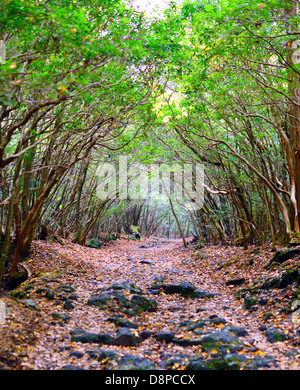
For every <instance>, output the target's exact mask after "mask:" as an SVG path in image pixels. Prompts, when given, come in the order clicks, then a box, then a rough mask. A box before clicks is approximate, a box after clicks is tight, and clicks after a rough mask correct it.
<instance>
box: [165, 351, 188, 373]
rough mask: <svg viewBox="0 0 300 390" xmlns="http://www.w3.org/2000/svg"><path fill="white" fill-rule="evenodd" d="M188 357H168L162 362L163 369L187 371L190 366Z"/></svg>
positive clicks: (182, 355) (178, 355)
mask: <svg viewBox="0 0 300 390" xmlns="http://www.w3.org/2000/svg"><path fill="white" fill-rule="evenodd" d="M188 358H189V357H188V356H186V355H184V354H177V355H167V356H166V357H165V358H164V359H163V360H162V368H163V369H164V370H180V369H182V370H183V369H186V366H187V364H188Z"/></svg>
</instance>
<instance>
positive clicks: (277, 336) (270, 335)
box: [265, 328, 289, 343]
mask: <svg viewBox="0 0 300 390" xmlns="http://www.w3.org/2000/svg"><path fill="white" fill-rule="evenodd" d="M265 335H266V337H267V340H268V341H269V342H270V343H276V342H277V341H285V340H288V339H289V337H288V336H287V335H286V334H284V333H283V332H281V331H280V330H279V329H276V328H269V329H268V330H267V331H266V332H265Z"/></svg>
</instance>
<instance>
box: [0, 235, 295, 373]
mask: <svg viewBox="0 0 300 390" xmlns="http://www.w3.org/2000/svg"><path fill="white" fill-rule="evenodd" d="M240 254H243V253H242V250H241V249H235V248H217V247H211V248H204V249H203V250H201V251H198V252H196V253H195V252H193V251H192V250H191V249H186V248H184V247H183V246H182V243H181V241H179V240H162V239H149V240H142V241H132V240H119V241H116V242H114V243H113V245H109V246H106V247H103V248H101V249H93V248H86V247H82V246H79V245H75V244H72V243H70V242H65V245H60V244H58V243H52V244H49V243H44V242H36V243H35V244H34V249H33V253H32V256H31V258H30V259H29V260H28V261H27V262H26V263H27V266H28V268H29V269H30V270H31V273H32V276H31V278H30V279H29V280H28V281H26V282H25V283H23V284H22V285H21V286H20V287H19V288H18V289H17V290H16V291H17V293H16V292H14V296H15V297H14V299H17V300H18V301H20V302H23V303H24V305H25V306H26V307H27V308H28V307H30V306H33V305H35V306H36V308H37V309H38V311H36V316H37V318H36V320H35V321H34V325H33V323H31V326H32V333H33V335H34V338H35V340H34V342H32V343H31V345H29V344H28V343H27V344H26V345H25V344H23V345H22V342H21V341H20V343H19V344H20V345H21V346H20V348H19V349H20V351H19V355H18V361H17V362H16V365H15V367H12V368H21V369H47V370H49V369H50V370H51V369H52V370H58V369H88V370H100V369H116V370H118V369H203V368H206V369H263V370H281V369H289V370H291V369H299V368H300V359H299V358H300V350H299V325H298V324H296V323H295V322H293V321H292V320H291V316H288V315H285V316H281V317H280V319H278V316H276V313H277V312H276V310H277V309H278V307H277V306H276V307H275V306H274V307H273V308H272V306H270V305H272V302H274V296H275V298H276V297H277V295H278V293H277V292H273V291H272V292H271V293H272V294H273V295H272V297H273V298H272V299H269V301H268V302H267V303H265V304H264V305H256V306H254V307H253V308H250V310H249V309H247V308H245V301H244V299H238V298H237V297H236V292H237V291H238V290H239V289H241V287H243V286H244V285H245V284H247V282H248V284H249V283H250V282H251V281H252V280H253V278H255V276H256V273H258V269H257V267H256V268H255V264H254V266H253V267H252V268H251V270H250V269H249V270H248V271H247V272H246V271H245V268H243V267H240V268H232V267H233V266H235V267H236V265H237V264H234V261H233V260H234V259H235V260H236V259H237V258H239V256H240ZM243 255H244V254H243ZM228 259H230V260H231V262H232V264H229V265H228V267H225V266H224V263H225V261H227V262H228ZM236 261H237V260H236ZM255 261H257V262H258V261H261V259H258V258H257V259H255ZM239 264H240V263H239ZM257 264H258V263H257ZM230 267H231V268H230ZM239 269H242V271H243V275H245V273H246V275H247V276H248V278H249V280H246V281H245V282H244V283H243V285H237V286H234V285H232V284H231V285H230V284H228V283H226V282H227V281H228V279H232V280H239V277H240V276H241V275H239V272H240V271H239ZM242 271H241V272H242ZM242 282H243V281H241V283H242ZM233 284H234V282H233ZM28 286H29V287H28ZM18 292H20V294H19V295H18ZM22 292H23V293H24V294H23V295H22ZM285 293H286V292H285ZM7 299H9V298H7ZM275 301H276V299H275ZM7 305H8V306H9V305H10V303H9V301H7ZM268 305H269V306H268ZM262 310H263V311H262ZM270 310H271V311H272V310H273V314H274V315H273V316H272V317H271V318H268V319H266V316H265V314H266V313H267V312H270ZM12 314H13V312H12ZM12 323H13V322H12V319H11V317H10V314H8V316H7V323H6V325H5V326H10V325H12ZM5 326H2V328H0V331H1V330H2V331H5ZM275 331H276V332H277V333H276V332H275ZM267 332H269V333H267ZM272 332H273V333H272ZM274 332H275V333H274ZM273 336H274V337H273ZM7 337H9V336H7ZM272 337H273V339H272ZM0 347H1V346H0ZM0 350H1V348H0ZM0 352H1V351H0ZM0 356H1V353H0ZM8 365H9V364H8Z"/></svg>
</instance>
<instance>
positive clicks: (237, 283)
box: [225, 278, 245, 286]
mask: <svg viewBox="0 0 300 390" xmlns="http://www.w3.org/2000/svg"><path fill="white" fill-rule="evenodd" d="M244 282H245V278H239V279H230V280H228V281H227V282H225V284H226V286H240V285H241V284H243V283H244Z"/></svg>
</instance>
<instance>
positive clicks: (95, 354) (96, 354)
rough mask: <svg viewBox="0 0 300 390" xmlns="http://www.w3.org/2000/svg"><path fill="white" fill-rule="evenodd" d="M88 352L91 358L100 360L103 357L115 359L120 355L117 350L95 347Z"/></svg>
mask: <svg viewBox="0 0 300 390" xmlns="http://www.w3.org/2000/svg"><path fill="white" fill-rule="evenodd" d="M86 353H87V354H88V355H89V357H90V358H91V359H97V360H99V361H102V360H103V359H106V360H108V361H109V360H113V359H116V358H117V357H118V354H117V353H116V352H115V351H107V350H105V349H100V348H97V349H93V350H88V351H86Z"/></svg>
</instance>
